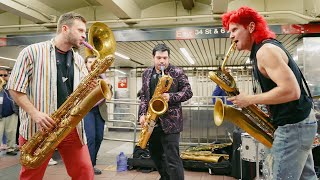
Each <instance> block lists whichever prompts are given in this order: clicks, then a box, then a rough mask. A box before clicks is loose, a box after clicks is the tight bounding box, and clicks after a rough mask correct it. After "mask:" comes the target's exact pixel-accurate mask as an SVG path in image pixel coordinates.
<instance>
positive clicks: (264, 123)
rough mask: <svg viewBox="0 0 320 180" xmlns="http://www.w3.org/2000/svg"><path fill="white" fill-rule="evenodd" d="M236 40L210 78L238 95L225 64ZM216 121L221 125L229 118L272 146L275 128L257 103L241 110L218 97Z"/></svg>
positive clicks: (227, 90)
mask: <svg viewBox="0 0 320 180" xmlns="http://www.w3.org/2000/svg"><path fill="white" fill-rule="evenodd" d="M235 45H236V44H235V42H233V43H232V45H231V47H230V48H229V50H228V52H227V54H226V56H225V59H224V61H223V63H222V66H221V70H218V71H217V73H214V72H212V71H211V72H209V78H210V79H211V80H212V81H214V82H215V83H217V85H219V86H220V87H221V88H222V89H223V90H224V91H225V92H226V94H227V95H228V96H236V95H238V94H239V90H238V88H237V87H236V83H235V80H234V79H233V77H232V76H231V75H230V74H229V72H228V71H226V69H225V64H226V62H227V60H228V59H229V56H230V54H231V52H232V51H233V50H234V49H235ZM213 116H214V121H215V124H216V125H217V126H220V125H221V124H222V122H223V119H227V120H229V121H231V122H232V123H234V124H235V125H237V126H239V127H240V128H241V129H243V130H244V131H246V132H247V133H249V134H250V135H251V136H252V137H254V138H255V139H257V140H258V141H259V142H261V143H262V144H264V145H265V146H266V147H268V148H271V147H272V142H273V134H274V131H275V128H274V127H273V126H272V125H271V123H270V119H269V117H268V115H267V114H265V113H264V112H263V111H261V110H260V109H259V108H258V107H257V106H256V105H250V106H248V107H245V108H242V109H241V111H240V110H237V109H235V108H233V107H230V106H226V105H223V103H222V100H221V99H217V100H216V103H215V105H214V114H213Z"/></svg>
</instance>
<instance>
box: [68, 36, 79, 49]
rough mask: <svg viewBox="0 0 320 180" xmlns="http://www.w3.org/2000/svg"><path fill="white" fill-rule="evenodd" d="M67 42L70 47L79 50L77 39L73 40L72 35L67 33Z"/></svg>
mask: <svg viewBox="0 0 320 180" xmlns="http://www.w3.org/2000/svg"><path fill="white" fill-rule="evenodd" d="M67 40H68V42H69V43H70V44H71V45H72V47H74V48H76V49H80V45H79V43H78V39H77V38H75V37H74V36H73V34H72V33H70V32H69V34H68V36H67Z"/></svg>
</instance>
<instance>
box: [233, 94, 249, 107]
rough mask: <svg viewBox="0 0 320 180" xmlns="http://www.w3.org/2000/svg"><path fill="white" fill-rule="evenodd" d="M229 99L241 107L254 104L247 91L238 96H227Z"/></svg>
mask: <svg viewBox="0 0 320 180" xmlns="http://www.w3.org/2000/svg"><path fill="white" fill-rule="evenodd" d="M227 100H228V101H231V102H232V103H233V104H234V105H236V106H238V107H240V108H243V107H247V106H249V105H251V104H252V103H250V101H249V95H247V94H245V93H240V94H239V95H237V96H233V97H229V98H227Z"/></svg>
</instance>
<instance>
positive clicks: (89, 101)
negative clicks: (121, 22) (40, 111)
mask: <svg viewBox="0 0 320 180" xmlns="http://www.w3.org/2000/svg"><path fill="white" fill-rule="evenodd" d="M96 30H97V31H99V33H100V34H99V35H98V36H99V37H95V33H94V32H96ZM88 34H89V37H88V39H89V42H90V40H91V44H92V45H93V46H94V47H100V49H99V50H100V51H97V50H96V48H94V47H92V46H91V45H90V44H88V43H86V42H84V43H83V44H84V45H85V46H86V47H87V48H89V49H90V50H91V51H93V53H94V54H95V55H96V57H97V59H96V60H95V62H94V63H93V65H92V68H91V69H92V71H91V72H90V73H89V74H88V75H87V76H86V77H85V78H84V79H83V80H82V81H81V82H80V84H79V85H78V87H77V88H76V89H75V90H74V91H73V92H72V93H71V95H70V96H69V97H68V98H67V100H66V101H65V102H64V103H63V104H62V105H61V106H60V107H59V108H58V109H57V110H56V111H55V112H54V113H53V114H51V115H50V117H51V118H52V119H53V120H54V121H55V122H56V124H57V125H56V126H55V127H54V128H53V129H52V130H50V131H38V132H37V133H36V134H35V135H34V136H32V138H31V139H30V140H28V141H27V142H26V143H25V144H24V145H23V146H22V147H21V155H20V162H21V165H23V166H25V167H26V168H29V169H34V168H37V167H39V166H40V165H41V164H43V163H44V162H45V161H46V160H47V159H48V156H49V155H50V154H52V153H53V152H54V150H55V149H56V147H57V146H58V145H59V144H60V142H61V141H63V139H64V138H65V137H66V136H67V135H68V134H69V133H70V132H71V131H72V130H73V129H74V128H75V127H76V125H77V124H78V123H79V122H80V121H81V119H82V118H83V117H84V116H85V115H86V114H87V113H88V112H89V111H90V109H91V108H92V107H93V106H94V105H95V104H96V103H97V102H98V101H100V100H101V99H102V98H106V99H111V96H112V93H111V91H110V87H109V85H107V83H106V82H105V81H99V83H98V86H96V87H94V88H92V87H90V86H89V84H91V82H92V81H93V80H95V79H96V78H97V77H98V76H99V75H100V74H101V73H103V72H105V71H106V70H107V69H108V68H109V67H110V66H111V64H112V63H113V61H114V55H113V53H114V51H113V50H114V49H115V42H116V41H115V39H114V36H113V33H112V31H111V30H110V29H109V28H108V27H107V26H106V25H105V24H102V23H95V24H93V25H92V26H91V27H90V29H89V33H88ZM94 38H95V39H96V40H97V39H99V40H97V41H95V42H92V39H94ZM104 38H106V39H104ZM106 41H107V42H106ZM97 43H103V44H108V45H110V46H111V47H109V49H108V50H109V51H110V49H112V50H111V51H110V54H104V51H105V50H104V49H101V47H103V46H102V45H101V44H97ZM99 45H100V46H99ZM101 54H102V55H101Z"/></svg>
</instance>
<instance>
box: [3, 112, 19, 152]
mask: <svg viewBox="0 0 320 180" xmlns="http://www.w3.org/2000/svg"><path fill="white" fill-rule="evenodd" d="M17 124H18V116H17V115H16V114H12V115H11V116H8V117H4V118H1V119H0V141H1V142H2V138H3V135H4V134H5V135H6V137H7V147H8V151H12V150H13V149H14V148H15V146H16V132H17Z"/></svg>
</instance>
